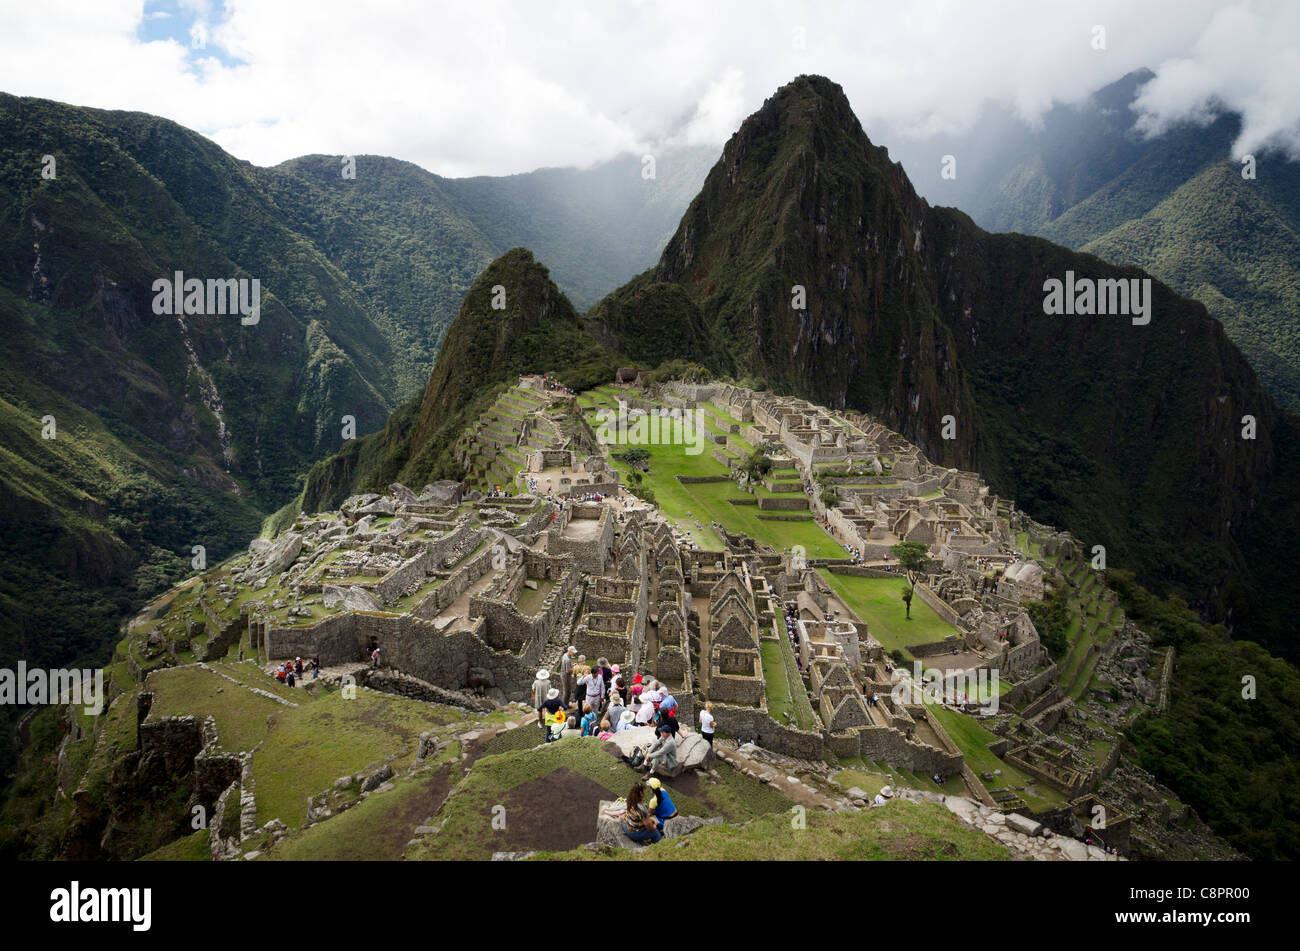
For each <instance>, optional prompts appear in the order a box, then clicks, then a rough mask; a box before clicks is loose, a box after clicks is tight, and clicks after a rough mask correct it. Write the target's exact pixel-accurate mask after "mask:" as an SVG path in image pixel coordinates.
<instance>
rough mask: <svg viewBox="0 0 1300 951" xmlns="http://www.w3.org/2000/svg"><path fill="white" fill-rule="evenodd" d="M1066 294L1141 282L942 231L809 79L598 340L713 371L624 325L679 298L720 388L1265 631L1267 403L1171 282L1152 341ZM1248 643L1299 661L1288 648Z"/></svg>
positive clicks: (1116, 271)
mask: <svg viewBox="0 0 1300 951" xmlns="http://www.w3.org/2000/svg"><path fill="white" fill-rule="evenodd" d="M1067 270H1073V271H1075V272H1076V273H1077V274H1078V275H1080V276H1092V277H1098V278H1125V279H1142V278H1143V277H1144V275H1143V274H1142V272H1140V271H1137V270H1136V269H1120V268H1116V267H1113V266H1111V265H1109V264H1106V263H1105V262H1103V261H1101V260H1099V259H1098V258H1096V257H1093V256H1091V255H1086V254H1078V253H1075V252H1071V251H1069V250H1068V249H1066V248H1061V247H1058V246H1056V245H1052V244H1050V243H1048V242H1047V241H1044V240H1042V239H1038V238H1031V237H1026V236H1023V235H1014V234H1012V235H991V234H988V233H987V232H985V231H983V230H982V229H980V228H979V227H977V226H976V225H975V224H974V223H973V222H972V221H971V220H970V219H969V218H967V217H966V216H965V215H963V214H961V213H960V212H957V211H955V210H953V209H946V208H930V207H928V206H927V205H926V204H925V203H924V202H923V201H921V200H920V199H919V198H918V197H917V196H916V194H915V192H914V191H913V190H912V188H911V185H910V183H909V182H908V180H907V178H906V176H905V175H904V174H903V172H902V169H901V167H900V166H898V165H895V164H892V163H890V162H889V161H888V156H887V154H886V153H885V152H884V150H883V149H877V148H876V147H874V146H872V145H871V143H870V142H869V141H868V140H867V139H866V136H865V134H864V133H863V132H862V129H861V127H860V125H859V124H858V122H857V120H856V118H855V117H854V116H853V113H852V110H851V109H850V107H849V105H848V102H847V100H846V99H845V98H844V96H843V93H842V92H841V91H840V90H839V87H837V86H835V85H834V84H833V83H830V82H829V81H827V80H824V79H821V78H819V77H801V78H800V79H798V80H796V81H795V82H794V83H792V84H790V85H788V86H786V87H784V88H783V89H782V90H780V91H779V92H778V93H777V94H776V95H775V96H774V97H772V98H771V99H769V100H768V102H767V103H766V104H765V105H764V107H763V109H761V110H760V111H759V112H758V113H756V114H755V115H753V116H751V117H750V118H749V119H747V120H746V121H745V123H744V124H743V125H742V127H741V129H740V131H739V132H738V133H737V134H736V135H735V136H734V137H733V138H732V140H731V141H730V142H729V143H728V144H727V146H726V148H725V149H724V152H723V156H722V159H721V160H720V161H719V163H718V164H717V165H716V166H715V167H714V169H713V170H712V171H711V172H710V174H709V177H708V178H707V179H706V181H705V185H704V187H703V189H702V190H701V193H700V195H699V197H697V198H696V200H695V201H694V202H692V204H691V206H690V207H689V208H688V210H687V212H686V214H685V216H684V217H683V219H682V224H681V227H680V229H679V230H678V232H677V233H676V234H675V235H674V237H673V238H672V239H671V240H670V241H669V243H668V245H667V247H666V248H665V250H664V254H663V256H662V258H661V260H660V262H659V264H658V265H657V266H656V267H655V268H653V269H652V270H651V271H650V272H647V273H646V274H645V275H642V276H641V277H640V278H638V279H637V280H636V281H634V282H632V283H631V284H629V285H627V286H626V287H624V288H622V289H620V290H619V291H616V292H615V293H614V294H613V295H611V298H610V299H608V300H606V301H604V302H602V303H601V304H600V305H599V306H598V307H597V308H596V309H595V310H593V312H592V313H593V317H594V316H597V315H599V314H601V313H618V314H619V321H618V325H617V326H607V327H605V328H604V331H605V336H606V338H607V339H613V340H614V341H616V343H617V344H618V346H619V347H620V348H621V349H623V350H624V351H626V350H628V349H629V348H631V347H633V346H638V347H641V348H646V347H647V346H648V344H647V341H650V342H651V343H652V344H654V345H657V346H656V347H654V348H653V349H651V350H649V351H644V350H643V356H644V358H646V359H647V360H648V361H650V362H654V361H657V360H665V359H671V358H692V359H695V358H698V349H699V348H698V344H697V343H695V342H694V341H691V340H690V339H689V338H686V339H682V338H680V337H677V336H669V335H659V334H656V333H654V332H652V327H653V324H652V319H650V318H647V319H646V320H645V321H644V322H643V323H638V320H637V319H636V312H635V308H632V307H630V306H629V305H628V299H629V298H630V296H632V295H635V294H638V293H641V292H642V289H643V288H644V287H647V286H652V285H655V284H660V283H669V284H676V285H677V286H678V287H680V288H681V289H682V290H683V291H684V292H685V293H686V294H687V295H688V296H689V297H690V298H691V300H692V301H693V303H694V304H695V307H696V309H697V310H698V311H699V312H700V314H701V315H702V320H703V326H704V332H705V333H706V334H708V335H709V336H710V337H712V338H713V339H714V341H716V344H715V345H716V346H718V347H721V348H723V351H724V352H723V353H721V354H720V355H719V356H716V357H714V358H712V359H711V360H710V361H709V362H710V365H711V366H712V368H713V369H715V371H717V372H723V373H728V374H731V375H732V376H735V377H741V376H747V377H750V378H757V379H762V380H764V381H766V382H767V383H769V384H770V385H771V386H773V387H774V388H777V389H780V390H784V391H788V392H794V393H798V394H800V395H803V396H806V397H808V398H809V399H813V400H815V401H819V402H824V403H828V404H830V405H832V406H849V407H854V408H858V409H863V410H866V411H868V412H870V413H872V414H874V415H876V416H878V417H880V418H881V419H883V420H884V421H885V422H886V423H887V424H888V425H890V426H891V427H893V428H895V429H897V430H899V431H900V432H902V433H903V434H904V435H905V436H907V437H908V438H909V439H911V440H913V441H914V442H916V443H917V444H918V445H920V446H921V447H922V448H923V449H924V450H925V451H926V452H927V454H929V455H930V456H931V458H933V459H935V460H936V461H937V462H940V463H941V464H947V465H956V466H961V467H963V468H970V469H975V470H977V471H980V472H981V473H982V474H984V475H985V476H986V477H988V478H989V480H990V483H991V485H992V487H993V489H994V491H996V492H999V493H1001V494H1003V495H1006V496H1008V497H1014V498H1015V499H1016V500H1017V502H1018V504H1020V505H1021V506H1022V507H1023V508H1024V509H1025V511H1027V512H1029V513H1030V514H1031V515H1033V516H1034V517H1036V518H1041V519H1043V520H1044V521H1047V522H1050V523H1053V524H1057V525H1061V526H1063V527H1067V528H1069V529H1070V530H1071V531H1073V532H1075V533H1076V534H1077V535H1078V536H1079V537H1080V538H1082V539H1084V540H1085V541H1086V542H1087V543H1088V544H1089V545H1092V544H1102V545H1105V546H1106V548H1107V553H1108V559H1109V563H1110V564H1111V565H1113V566H1116V567H1121V568H1126V569H1130V570H1133V571H1134V572H1135V573H1136V574H1137V576H1138V577H1139V578H1140V580H1141V581H1142V582H1143V583H1144V584H1147V585H1150V586H1151V587H1153V588H1154V589H1156V590H1157V591H1161V592H1179V593H1181V594H1183V595H1184V596H1185V597H1186V598H1187V599H1188V600H1189V602H1191V603H1192V604H1194V605H1195V606H1196V607H1197V608H1198V609H1199V610H1202V611H1205V612H1206V613H1207V614H1208V615H1210V616H1213V617H1222V618H1228V617H1230V616H1232V615H1231V614H1230V612H1236V614H1235V617H1236V619H1237V620H1239V621H1240V620H1242V619H1243V618H1245V617H1248V616H1251V615H1250V611H1249V610H1248V608H1249V607H1250V606H1251V603H1252V602H1251V597H1250V594H1249V592H1250V591H1252V590H1254V589H1253V587H1252V579H1253V578H1254V574H1253V572H1254V567H1252V565H1248V564H1247V562H1246V560H1245V556H1244V554H1243V547H1242V546H1243V544H1244V543H1245V540H1246V534H1247V523H1248V518H1249V515H1250V513H1251V512H1252V511H1253V510H1254V509H1255V508H1256V506H1257V504H1258V499H1259V497H1260V496H1261V494H1262V493H1264V492H1265V491H1266V490H1267V488H1268V486H1269V485H1270V481H1271V479H1272V477H1273V475H1274V473H1275V471H1276V468H1277V462H1278V460H1277V455H1276V454H1277V453H1278V451H1279V449H1278V446H1277V443H1276V441H1275V440H1274V439H1273V437H1272V432H1273V429H1274V427H1275V425H1277V409H1276V407H1275V405H1274V403H1273V401H1272V399H1271V398H1270V397H1269V395H1268V394H1267V393H1266V392H1264V390H1263V389H1262V388H1261V387H1260V385H1259V383H1258V381H1257V379H1256V377H1255V374H1254V372H1253V370H1252V369H1251V367H1250V365H1249V364H1248V363H1247V361H1246V360H1245V359H1243V358H1242V356H1241V354H1240V353H1239V352H1238V351H1237V349H1236V348H1235V347H1234V346H1233V345H1232V344H1231V343H1230V342H1229V341H1228V339H1227V338H1226V337H1225V336H1224V333H1223V328H1222V327H1221V326H1220V325H1219V324H1218V323H1217V322H1216V321H1214V320H1212V319H1211V318H1210V317H1209V316H1208V315H1207V314H1206V312H1205V309H1204V307H1202V306H1201V305H1200V304H1198V303H1196V302H1194V301H1189V300H1186V299H1184V298H1181V297H1179V296H1177V295H1176V294H1174V293H1173V292H1171V291H1170V290H1169V289H1168V288H1166V287H1165V286H1164V285H1163V284H1161V283H1160V282H1159V281H1154V282H1153V285H1152V286H1153V294H1154V311H1153V314H1154V316H1153V317H1152V319H1151V322H1150V324H1149V325H1146V326H1134V325H1132V323H1131V322H1130V320H1129V319H1128V318H1127V317H1123V316H1109V317H1090V318H1085V317H1048V316H1045V315H1044V313H1043V282H1044V280H1045V279H1046V278H1048V277H1058V278H1061V277H1064V274H1065V272H1066V271H1067ZM796 286H799V287H803V288H804V290H805V292H806V297H807V306H806V309H805V310H803V311H796V310H795V309H794V308H793V307H792V288H795V287H796ZM1246 414H1250V415H1253V416H1255V417H1256V419H1257V422H1258V432H1257V438H1256V439H1254V440H1244V439H1242V438H1241V435H1240V429H1241V418H1242V416H1244V415H1246ZM946 415H951V416H953V417H954V420H955V423H956V439H953V440H945V439H943V438H942V436H941V428H942V419H943V417H944V416H946ZM1257 606H1258V605H1257V604H1256V607H1257ZM1254 616H1255V617H1256V618H1260V616H1259V615H1258V613H1256V615H1254ZM1261 623H1262V620H1261ZM1247 636H1250V637H1253V638H1254V639H1256V640H1259V641H1261V642H1264V643H1268V644H1270V645H1272V646H1274V647H1275V648H1278V649H1283V648H1285V649H1290V648H1293V647H1294V643H1293V638H1291V637H1290V636H1289V634H1288V633H1287V632H1286V631H1284V630H1265V629H1262V628H1261V629H1260V630H1258V631H1251V632H1249V633H1248V635H1247Z"/></svg>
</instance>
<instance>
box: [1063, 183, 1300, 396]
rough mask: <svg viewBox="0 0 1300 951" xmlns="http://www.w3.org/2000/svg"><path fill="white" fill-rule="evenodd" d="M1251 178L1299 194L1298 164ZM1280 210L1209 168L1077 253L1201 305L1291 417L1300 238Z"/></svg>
mask: <svg viewBox="0 0 1300 951" xmlns="http://www.w3.org/2000/svg"><path fill="white" fill-rule="evenodd" d="M1259 170H1260V173H1261V174H1263V175H1267V176H1270V178H1271V179H1274V180H1276V179H1290V180H1291V182H1292V184H1293V187H1294V194H1296V195H1300V163H1285V162H1281V161H1268V162H1264V163H1262V164H1261V165H1260V166H1259ZM1090 201H1091V200H1090ZM1297 204H1300V202H1298V203H1297ZM1073 210H1078V209H1073ZM1073 210H1072V211H1073ZM1286 211H1287V209H1285V208H1284V207H1283V206H1281V205H1279V204H1278V203H1276V202H1274V201H1272V200H1271V196H1270V194H1269V191H1268V190H1266V189H1265V188H1262V187H1261V186H1260V185H1259V184H1258V180H1256V181H1250V180H1247V179H1243V178H1242V177H1241V166H1240V165H1238V164H1237V163H1233V162H1217V163H1214V164H1212V165H1210V166H1207V167H1206V168H1205V169H1203V170H1202V171H1200V172H1199V173H1198V174H1197V175H1195V176H1194V177H1193V178H1190V179H1188V180H1187V181H1186V182H1185V183H1183V184H1181V185H1180V186H1179V187H1178V188H1177V189H1176V190H1174V191H1173V192H1172V193H1171V194H1170V195H1169V196H1168V197H1167V198H1164V199H1163V200H1162V201H1161V202H1160V203H1159V204H1157V205H1155V206H1154V207H1153V208H1151V209H1150V210H1149V211H1147V212H1146V213H1145V214H1143V215H1142V216H1141V217H1139V218H1133V219H1131V220H1128V221H1125V222H1124V223H1123V224H1121V225H1119V226H1118V227H1116V228H1114V229H1112V230H1110V231H1108V232H1106V233H1104V234H1102V235H1100V236H1098V237H1096V238H1093V239H1091V240H1089V241H1088V242H1087V243H1086V244H1084V245H1083V246H1082V249H1083V250H1084V251H1088V252H1091V253H1093V254H1096V255H1098V256H1099V257H1103V258H1105V259H1106V260H1108V261H1117V262H1124V263H1126V264H1134V265H1136V266H1138V267H1141V268H1143V269H1144V270H1147V271H1150V272H1151V273H1152V274H1159V275H1161V276H1162V277H1163V278H1164V279H1165V280H1167V281H1168V282H1169V283H1170V284H1171V285H1172V286H1174V287H1177V288H1179V289H1180V290H1181V291H1182V293H1185V294H1188V295H1189V296H1192V297H1195V298H1196V299H1197V300H1199V301H1201V302H1202V303H1204V304H1205V306H1206V308H1207V309H1208V310H1209V311H1210V313H1211V314H1213V315H1214V316H1215V317H1217V318H1218V319H1219V320H1220V321H1221V322H1222V323H1223V328H1224V330H1225V331H1226V332H1227V334H1228V336H1229V337H1231V338H1232V340H1233V342H1234V343H1236V344H1237V346H1239V347H1240V348H1241V351H1242V353H1244V354H1245V355H1246V356H1247V358H1248V359H1249V360H1250V362H1251V365H1252V366H1253V367H1254V368H1255V370H1256V372H1258V373H1259V375H1260V379H1261V380H1262V381H1263V382H1264V385H1265V386H1266V387H1267V388H1268V389H1269V390H1270V391H1271V392H1272V393H1273V395H1274V396H1275V397H1276V398H1277V400H1278V402H1279V403H1281V404H1282V405H1283V406H1287V407H1289V408H1292V409H1294V408H1297V407H1300V231H1297V229H1296V226H1295V225H1294V224H1293V223H1292V221H1293V219H1292V221H1289V220H1288V217H1289V216H1288V215H1287V214H1286ZM1049 230H1050V229H1049Z"/></svg>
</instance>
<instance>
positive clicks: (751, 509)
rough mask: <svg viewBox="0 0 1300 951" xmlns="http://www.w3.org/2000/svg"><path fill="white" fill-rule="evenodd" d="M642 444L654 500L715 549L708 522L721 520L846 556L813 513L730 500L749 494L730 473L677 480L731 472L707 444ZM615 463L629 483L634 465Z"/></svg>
mask: <svg viewBox="0 0 1300 951" xmlns="http://www.w3.org/2000/svg"><path fill="white" fill-rule="evenodd" d="M588 420H589V421H590V422H592V423H593V424H594V423H595V422H596V420H595V415H594V413H589V414H588ZM625 448H629V447H623V446H611V447H609V449H610V450H611V451H613V452H622V451H623V450H624V449H625ZM640 448H644V449H646V450H647V451H649V453H650V460H649V466H650V471H649V472H648V473H646V474H645V475H644V480H645V484H646V485H648V486H649V487H650V488H651V489H652V490H653V491H654V494H655V503H656V504H657V505H658V506H659V507H660V509H662V510H663V513H664V515H666V516H667V517H668V518H669V519H670V520H671V521H673V522H674V523H675V524H676V525H677V526H678V527H679V528H681V529H682V530H683V531H687V530H689V531H691V532H692V537H693V538H695V539H696V542H697V544H699V546H700V547H701V548H705V549H708V550H711V551H720V550H721V549H722V540H721V539H720V538H718V536H717V535H716V534H715V533H714V532H713V530H712V529H711V528H710V527H709V525H710V523H711V522H713V521H715V520H716V521H718V522H721V523H722V524H724V525H726V526H727V528H728V529H730V530H731V531H740V532H744V533H745V534H746V535H749V536H750V537H751V538H753V539H755V540H756V541H759V542H762V543H764V544H768V545H771V546H772V547H773V548H776V549H778V550H784V549H789V548H791V547H792V546H794V545H803V546H804V548H805V549H806V551H807V556H808V557H809V558H840V557H843V556H844V549H843V548H842V547H841V546H840V545H838V544H837V543H836V542H835V540H834V539H833V538H831V537H830V536H829V535H827V534H826V533H825V532H824V531H822V529H821V527H820V526H819V525H818V524H817V523H816V522H815V521H812V520H811V519H810V520H808V521H803V522H776V521H767V520H765V519H760V518H759V517H758V515H759V509H758V506H756V505H731V504H730V503H729V502H728V501H727V500H728V499H733V498H745V497H746V496H745V494H744V493H742V492H741V491H740V489H739V488H738V487H737V486H736V484H735V483H734V482H731V481H730V479H728V480H727V481H726V482H711V483H696V484H692V485H683V484H682V483H681V482H678V481H677V479H676V478H675V477H676V476H679V475H681V476H687V477H699V476H723V477H725V476H727V474H728V470H727V467H726V466H724V465H722V463H720V462H718V461H717V460H716V459H714V458H713V456H712V454H711V451H710V448H709V447H708V445H707V444H706V448H705V449H704V451H703V452H701V453H699V454H697V455H691V454H689V453H687V451H686V450H687V449H688V448H691V447H688V446H681V445H676V446H674V445H648V446H644V447H640ZM611 463H612V464H613V465H614V467H615V468H616V469H618V470H619V472H620V473H621V474H622V480H623V482H624V483H628V482H629V475H628V473H629V472H630V470H631V466H630V465H628V464H627V463H625V462H623V461H622V460H619V459H611ZM770 494H771V493H768V492H767V490H766V489H762V488H758V489H757V490H756V492H755V495H754V496H752V497H753V498H758V497H760V496H764V495H770ZM687 513H690V514H689V515H688V514H687ZM770 514H796V513H775V512H774V513H770ZM692 517H693V518H695V519H699V521H700V523H701V525H702V526H703V529H702V530H701V529H698V528H696V527H695V523H694V521H693V520H692Z"/></svg>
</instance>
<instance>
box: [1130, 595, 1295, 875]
mask: <svg viewBox="0 0 1300 951" xmlns="http://www.w3.org/2000/svg"><path fill="white" fill-rule="evenodd" d="M1106 581H1107V583H1108V584H1109V585H1110V586H1111V587H1112V588H1114V589H1115V591H1116V592H1117V593H1118V594H1119V596H1120V604H1121V605H1123V607H1124V611H1125V613H1126V614H1127V615H1128V616H1129V618H1131V619H1132V620H1133V621H1134V622H1135V623H1136V624H1138V625H1139V626H1140V627H1141V628H1142V629H1143V630H1144V631H1146V632H1147V633H1148V634H1150V635H1151V637H1152V641H1153V643H1154V644H1155V645H1156V646H1158V647H1172V648H1173V650H1174V658H1175V665H1176V666H1175V670H1174V681H1173V689H1172V695H1171V697H1170V702H1169V708H1168V710H1166V711H1165V712H1164V713H1163V714H1162V715H1161V716H1146V717H1143V718H1142V719H1140V720H1139V721H1138V722H1137V723H1135V724H1134V725H1133V726H1132V728H1131V729H1130V730H1129V731H1128V739H1129V741H1130V742H1131V743H1132V744H1133V746H1134V747H1135V748H1136V752H1137V759H1138V762H1139V763H1140V764H1141V765H1142V767H1143V768H1144V769H1148V770H1150V771H1151V772H1152V773H1154V774H1155V776H1156V778H1157V779H1159V780H1160V781H1161V782H1163V783H1166V784H1168V785H1169V786H1170V787H1171V788H1173V789H1176V790H1177V791H1178V794H1179V795H1180V796H1181V797H1183V799H1184V801H1186V802H1187V803H1188V804H1189V805H1190V806H1192V808H1194V809H1195V810H1196V812H1197V814H1198V815H1200V816H1201V817H1202V818H1204V819H1205V820H1206V822H1207V823H1209V825H1210V827H1211V828H1213V829H1214V830H1215V832H1217V833H1218V834H1219V835H1221V836H1223V837H1224V838H1226V839H1227V840H1228V842H1229V843H1231V844H1232V845H1233V846H1234V847H1235V848H1238V849H1240V850H1241V851H1242V852H1244V853H1245V854H1247V855H1249V856H1250V857H1251V858H1254V859H1257V860H1270V859H1294V858H1295V857H1296V856H1297V855H1300V826H1297V823H1296V816H1297V815H1300V759H1298V757H1300V723H1297V714H1296V711H1297V710H1300V673H1298V672H1297V671H1296V668H1295V666H1294V665H1293V664H1289V663H1287V662H1286V661H1284V660H1281V659H1279V658H1277V657H1271V656H1269V654H1268V652H1267V651H1265V650H1264V649H1263V648H1261V647H1260V646H1259V645H1258V644H1254V643H1251V642H1249V641H1239V640H1234V639H1232V638H1231V637H1229V636H1228V632H1227V631H1226V630H1225V629H1224V628H1222V627H1220V626H1211V625H1208V624H1206V623H1205V622H1204V621H1202V620H1201V619H1200V618H1198V617H1197V616H1196V614H1195V613H1194V612H1193V611H1191V610H1189V609H1188V607H1187V605H1186V603H1185V602H1182V601H1180V600H1179V599H1176V598H1175V599H1170V600H1162V599H1159V598H1157V597H1154V596H1153V595H1152V594H1151V593H1150V592H1148V591H1145V590H1143V589H1142V588H1141V586H1139V585H1137V584H1136V583H1134V581H1133V578H1132V576H1131V575H1129V574H1128V573H1127V572H1113V571H1112V572H1107V574H1106Z"/></svg>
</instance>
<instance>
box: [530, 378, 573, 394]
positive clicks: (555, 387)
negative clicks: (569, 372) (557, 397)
mask: <svg viewBox="0 0 1300 951" xmlns="http://www.w3.org/2000/svg"><path fill="white" fill-rule="evenodd" d="M523 381H524V378H523V377H520V378H519V382H520V383H523ZM542 386H543V387H545V388H546V389H547V390H551V391H553V392H556V393H560V394H561V395H563V396H572V395H573V390H571V389H569V388H568V387H567V386H565V385H564V384H563V383H561V382H560V381H559V380H557V379H556V378H555V377H553V376H551V375H550V374H549V373H543V374H542Z"/></svg>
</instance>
